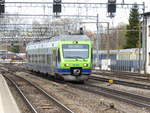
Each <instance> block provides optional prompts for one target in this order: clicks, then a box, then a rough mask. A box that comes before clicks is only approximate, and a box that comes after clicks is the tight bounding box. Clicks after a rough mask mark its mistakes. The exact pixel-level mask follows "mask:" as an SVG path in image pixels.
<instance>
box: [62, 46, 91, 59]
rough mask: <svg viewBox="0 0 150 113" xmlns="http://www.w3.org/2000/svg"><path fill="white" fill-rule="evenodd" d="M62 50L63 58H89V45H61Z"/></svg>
mask: <svg viewBox="0 0 150 113" xmlns="http://www.w3.org/2000/svg"><path fill="white" fill-rule="evenodd" d="M62 49H63V57H64V58H70V59H74V58H79V59H80V58H81V59H86V58H88V57H89V45H88V44H63V45H62Z"/></svg>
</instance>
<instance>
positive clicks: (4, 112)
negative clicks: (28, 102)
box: [0, 74, 21, 113]
mask: <svg viewBox="0 0 150 113" xmlns="http://www.w3.org/2000/svg"><path fill="white" fill-rule="evenodd" d="M0 113H21V112H20V110H19V108H18V106H17V104H16V101H15V99H14V98H13V95H12V94H11V91H10V89H9V87H8V85H7V82H6V80H5V79H4V77H3V76H2V75H1V74H0Z"/></svg>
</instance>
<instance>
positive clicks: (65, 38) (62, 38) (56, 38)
mask: <svg viewBox="0 0 150 113" xmlns="http://www.w3.org/2000/svg"><path fill="white" fill-rule="evenodd" d="M87 40H88V41H89V40H90V38H89V37H88V36H86V35H58V36H54V37H50V38H48V39H46V40H35V41H32V42H29V43H28V45H30V44H35V43H41V42H56V41H87Z"/></svg>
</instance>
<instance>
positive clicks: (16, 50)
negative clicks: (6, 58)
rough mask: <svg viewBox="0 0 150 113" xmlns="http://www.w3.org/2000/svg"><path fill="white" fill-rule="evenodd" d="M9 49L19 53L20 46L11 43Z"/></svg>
mask: <svg viewBox="0 0 150 113" xmlns="http://www.w3.org/2000/svg"><path fill="white" fill-rule="evenodd" d="M11 51H12V52H14V53H19V52H20V47H19V45H13V46H12V48H11Z"/></svg>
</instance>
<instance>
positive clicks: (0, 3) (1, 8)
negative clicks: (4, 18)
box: [0, 0, 5, 15]
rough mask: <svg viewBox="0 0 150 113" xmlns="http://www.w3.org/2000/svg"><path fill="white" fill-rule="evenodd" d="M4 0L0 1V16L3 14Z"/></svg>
mask: <svg viewBox="0 0 150 113" xmlns="http://www.w3.org/2000/svg"><path fill="white" fill-rule="evenodd" d="M4 3H5V0H0V15H1V14H2V13H4V12H5V5H4Z"/></svg>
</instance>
